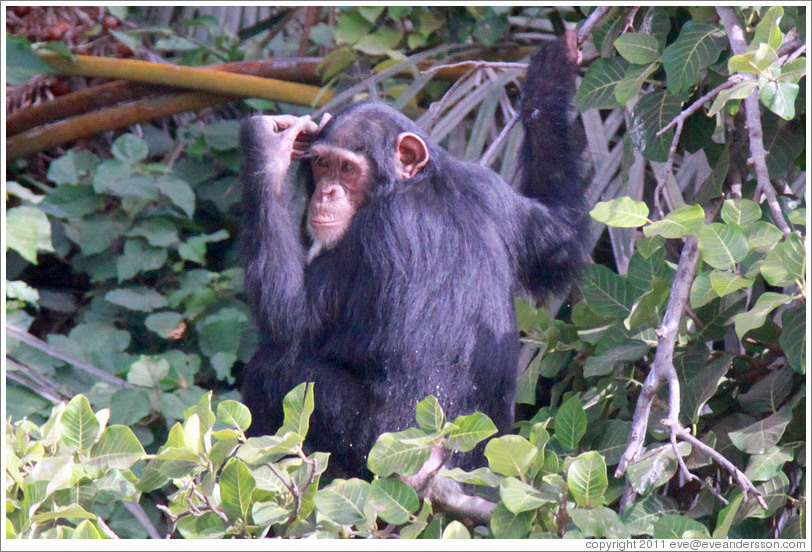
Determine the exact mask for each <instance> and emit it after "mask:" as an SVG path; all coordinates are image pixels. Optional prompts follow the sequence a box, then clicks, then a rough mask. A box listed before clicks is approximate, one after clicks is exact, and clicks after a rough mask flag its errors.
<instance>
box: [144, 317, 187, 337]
mask: <svg viewBox="0 0 812 552" xmlns="http://www.w3.org/2000/svg"><path fill="white" fill-rule="evenodd" d="M182 322H183V316H182V315H181V314H179V313H177V312H172V311H164V312H156V313H153V314H150V315H149V316H147V317H146V318H145V319H144V326H146V327H147V329H148V330H150V331H152V332H155V333H156V334H158V335H160V336H161V337H163V338H164V339H169V338H170V337H172V335H173V334H174V333H175V332H176V331H178V329H179V327H180V325H181V323H182Z"/></svg>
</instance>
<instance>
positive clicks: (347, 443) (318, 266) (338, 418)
mask: <svg viewBox="0 0 812 552" xmlns="http://www.w3.org/2000/svg"><path fill="white" fill-rule="evenodd" d="M562 44H563V43H562V42H561V40H559V41H556V42H554V43H551V45H549V46H547V51H546V54H545V55H544V58H543V59H545V60H546V61H545V62H544V65H543V66H539V65H538V63H539V62H537V61H534V62H533V64H535V65H533V64H531V68H530V70H529V71H528V86H534V85H533V83H534V82H538V83H541V86H542V88H543V90H544V94H534V92H533V90H525V93H524V100H523V107H522V110H523V120H524V122H525V125H526V128H527V129H528V131H529V132H530V133H533V134H530V135H529V137H528V139H527V141H526V143H525V145H524V147H523V149H522V153H521V156H522V159H521V161H522V166H523V168H524V172H523V178H522V189H523V190H524V191H525V193H527V194H529V195H530V196H532V197H525V196H523V195H520V194H518V193H517V192H516V191H514V190H513V189H512V188H511V187H510V186H509V185H507V184H506V183H505V182H503V181H502V180H501V179H500V178H499V177H498V176H497V175H496V174H494V173H493V172H491V171H489V170H487V169H484V168H482V167H480V166H478V165H475V164H471V163H465V162H462V161H459V160H457V159H454V158H452V157H450V156H449V155H448V154H447V153H446V152H445V151H444V150H443V149H442V148H441V147H440V146H438V145H437V144H436V143H434V142H433V141H432V140H431V139H430V138H429V137H428V135H427V134H426V133H424V132H423V131H422V130H421V129H420V128H418V127H417V126H416V125H415V124H414V123H413V122H412V121H410V120H409V119H408V118H406V117H404V116H403V115H401V114H400V113H397V112H396V111H395V110H393V109H391V108H389V107H386V106H384V105H382V104H375V103H362V104H355V105H352V106H350V107H349V108H347V109H346V110H345V111H343V112H342V113H341V114H339V115H338V116H337V117H335V118H334V119H333V120H331V121H330V123H329V124H328V125H327V126H326V127H325V128H324V130H323V131H322V133H321V134H320V136H319V137H318V141H319V142H327V143H331V144H336V145H339V146H340V147H343V148H346V149H350V150H354V151H356V152H359V153H363V154H364V155H365V156H366V157H367V158H368V159H369V160H370V162H371V165H372V169H373V170H372V172H373V177H372V180H373V183H372V189H371V191H370V193H369V196H368V198H367V200H366V203H365V204H364V205H363V206H362V207H361V209H359V211H358V212H357V213H356V215H355V217H354V218H353V220H352V222H351V223H350V225H349V227H348V229H347V231H346V233H345V235H344V236H343V237H342V239H341V240H340V241H339V242H338V243H337V244H336V245H335V246H334V247H333V248H332V249H329V250H327V251H324V252H322V253H321V254H320V255H318V256H317V257H316V258H315V259H313V261H312V262H311V263H310V264H306V262H305V249H304V246H303V243H302V236H301V233H300V231H299V227H298V226H297V224H296V223H295V222H294V220H293V218H292V215H291V213H290V210H291V209H290V207H291V206H290V197H289V195H284V194H283V196H282V197H281V198H277V197H276V196H274V194H272V193H270V192H269V191H268V189H267V186H266V185H265V184H266V183H265V182H264V181H263V178H262V167H263V166H264V165H263V163H265V162H267V160H268V159H270V158H271V157H272V156H273V152H269V151H266V150H264V149H263V148H262V137H261V129H260V128H259V127H257V125H256V123H252V121H251V120H249V121H247V122H246V123H245V124H244V127H243V132H242V148H243V151H244V152H246V156H245V161H244V184H245V209H246V214H247V219H246V227H245V231H244V246H245V253H246V257H247V266H246V286H247V293H248V297H249V300H250V302H251V304H252V305H253V307H254V310H255V314H256V317H257V319H258V321H259V323H260V327H261V329H262V332H263V334H264V338H265V342H264V344H263V345H262V346H261V348H260V349H259V351H258V352H257V353H256V355H255V356H254V358H253V360H252V361H251V362H250V364H249V365H248V366H247V367H246V370H245V373H244V384H243V400H244V401H245V403H246V404H247V405H248V407H249V408H250V409H251V411H252V413H253V416H254V426H253V428H252V432H253V433H254V434H262V433H271V432H274V431H275V430H276V429H277V428H278V427H279V425H281V412H282V409H281V404H282V397H283V396H284V395H285V393H287V392H288V391H289V390H290V389H292V388H293V387H294V386H295V385H297V384H298V383H300V382H302V381H314V382H315V393H316V412H315V415H314V419H313V420H312V422H311V430H310V434H309V437H308V441H309V443H310V444H311V445H312V446H313V447H314V448H315V449H317V450H325V451H331V452H333V453H334V454H333V455H332V458H331V465H333V466H334V467H338V468H340V469H342V470H343V471H344V472H345V473H350V474H358V473H361V472H363V470H364V469H365V466H366V455H367V453H368V452H369V449H370V448H371V447H372V445H373V443H374V440H375V439H376V438H377V436H378V435H380V434H381V433H383V432H385V431H398V430H401V429H404V428H406V427H408V426H410V425H411V424H412V420H413V416H414V408H415V405H416V404H417V402H418V401H420V400H421V399H423V398H424V397H426V396H427V395H434V396H436V397H437V398H438V399H439V401H440V404H441V405H442V407H443V409H444V410H445V412H446V415H447V416H448V417H449V419H452V420H453V418H454V417H456V416H458V415H461V414H470V413H472V412H474V411H477V410H479V411H481V412H484V413H486V414H487V415H488V416H490V417H491V418H492V419H493V421H494V422H495V423H496V425H497V426H498V427H499V429H500V431H502V432H506V431H508V430H510V428H511V425H512V424H513V394H514V390H515V386H516V377H517V369H518V366H517V362H518V351H519V343H518V337H517V329H516V315H515V310H514V295H515V294H516V293H517V292H519V291H521V290H522V289H523V290H525V291H527V292H530V293H532V294H534V295H536V296H540V295H542V294H544V293H546V292H549V291H551V290H558V289H562V288H563V287H564V285H565V284H568V283H569V282H570V281H571V279H572V275H573V273H574V271H575V270H576V269H577V267H578V266H579V265H580V264H581V262H582V261H583V258H584V253H583V249H584V248H583V243H584V240H585V234H584V230H585V221H586V218H585V214H584V209H583V200H582V198H581V189H580V182H579V179H578V174H577V172H578V171H577V162H576V157H577V155H578V152H577V151H574V148H573V146H572V141H571V138H570V136H569V133H570V131H569V125H568V124H567V111H568V109H569V102H570V100H571V96H572V88H573V87H572V86H568V84H569V83H574V75H575V71H576V65H575V64H574V62H570V61H568V60H567V58H566V55H565V53H566V52H563V49H564V46H563V45H562ZM562 52H563V53H562ZM534 59H539V58H538V56H537V57H536V58H534ZM530 77H532V78H530ZM551 83H556V85H555V86H551ZM558 83H561V84H562V86H559V85H558ZM531 101H532V102H533V103H532V105H531V103H530V102H531ZM534 109H535V110H537V112H538V113H539V114H540V116H541V117H542V118H550V119H549V120H547V121H546V122H543V123H541V124H540V123H539V122H538V117H539V115H535V114H534V111H533V110H534ZM402 132H413V133H415V134H417V135H419V136H421V137H422V138H423V140H425V142H426V144H428V147H429V150H430V156H431V161H430V162H429V163H428V165H427V166H426V167H425V168H424V169H423V170H422V171H421V172H420V173H419V174H417V175H416V176H415V177H413V178H411V179H408V180H398V178H397V177H396V173H395V170H394V166H393V163H392V159H393V154H394V151H395V140H396V138H397V136H398V135H399V134H400V133H402ZM536 199H542V200H543V201H544V203H541V202H539V201H537V200H536ZM481 461H482V460H481V452H480V453H474V454H469V455H465V457H463V458H462V460H461V461H460V462H458V463H457V465H462V466H463V467H469V468H470V467H473V466H475V465H477V464H479V463H481Z"/></svg>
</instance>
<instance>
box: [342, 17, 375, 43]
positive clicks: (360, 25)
mask: <svg viewBox="0 0 812 552" xmlns="http://www.w3.org/2000/svg"><path fill="white" fill-rule="evenodd" d="M373 28H374V26H373V25H372V23H370V22H369V21H367V20H366V19H364V17H363V16H362V15H361V14H360V13H358V12H354V11H345V12H343V13H342V14H341V16H340V17H339V18H338V21H337V22H336V25H335V29H334V31H335V37H336V43H337V44H341V43H347V44H355V43H356V42H358V41H359V40H360V39H361V37H363V36H366V35H367V33H369V32H370V31H371V30H372V29H373Z"/></svg>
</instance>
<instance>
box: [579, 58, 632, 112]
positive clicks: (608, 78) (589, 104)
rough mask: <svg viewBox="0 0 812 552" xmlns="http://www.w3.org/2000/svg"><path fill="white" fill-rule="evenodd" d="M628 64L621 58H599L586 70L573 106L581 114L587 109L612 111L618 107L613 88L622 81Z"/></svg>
mask: <svg viewBox="0 0 812 552" xmlns="http://www.w3.org/2000/svg"><path fill="white" fill-rule="evenodd" d="M627 66H628V62H626V60H624V59H622V58H609V59H605V58H599V59H596V60H595V61H594V62H593V63H592V64H591V65H590V66H589V68H588V69H587V71H586V73H585V74H584V78H583V80H582V81H581V85H580V86H579V87H578V92H577V93H576V94H575V105H576V107H577V108H578V111H580V112H581V113H583V112H584V111H586V110H587V109H612V108H615V107H618V103H617V100H616V99H615V86H616V85H617V83H619V82H620V81H622V80H623V75H624V73H625V72H626V67H627Z"/></svg>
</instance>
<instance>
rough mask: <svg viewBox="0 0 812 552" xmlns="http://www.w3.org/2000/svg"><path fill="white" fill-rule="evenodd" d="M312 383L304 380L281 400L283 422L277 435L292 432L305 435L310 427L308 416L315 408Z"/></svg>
mask: <svg viewBox="0 0 812 552" xmlns="http://www.w3.org/2000/svg"><path fill="white" fill-rule="evenodd" d="M313 385H314V384H313V383H312V382H305V383H300V384H299V385H297V386H296V387H295V388H294V389H293V390H291V391H290V392H289V393H288V394H287V395H285V398H284V399H283V400H282V408H283V410H284V412H285V415H284V422H283V424H282V427H281V428H279V431H277V432H276V434H277V435H282V434H284V433H287V432H293V433H297V434H299V435H301V436H302V437H305V436H307V432H308V430H309V429H310V416H311V415H312V414H313V410H314V409H315V399H314V398H313Z"/></svg>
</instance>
